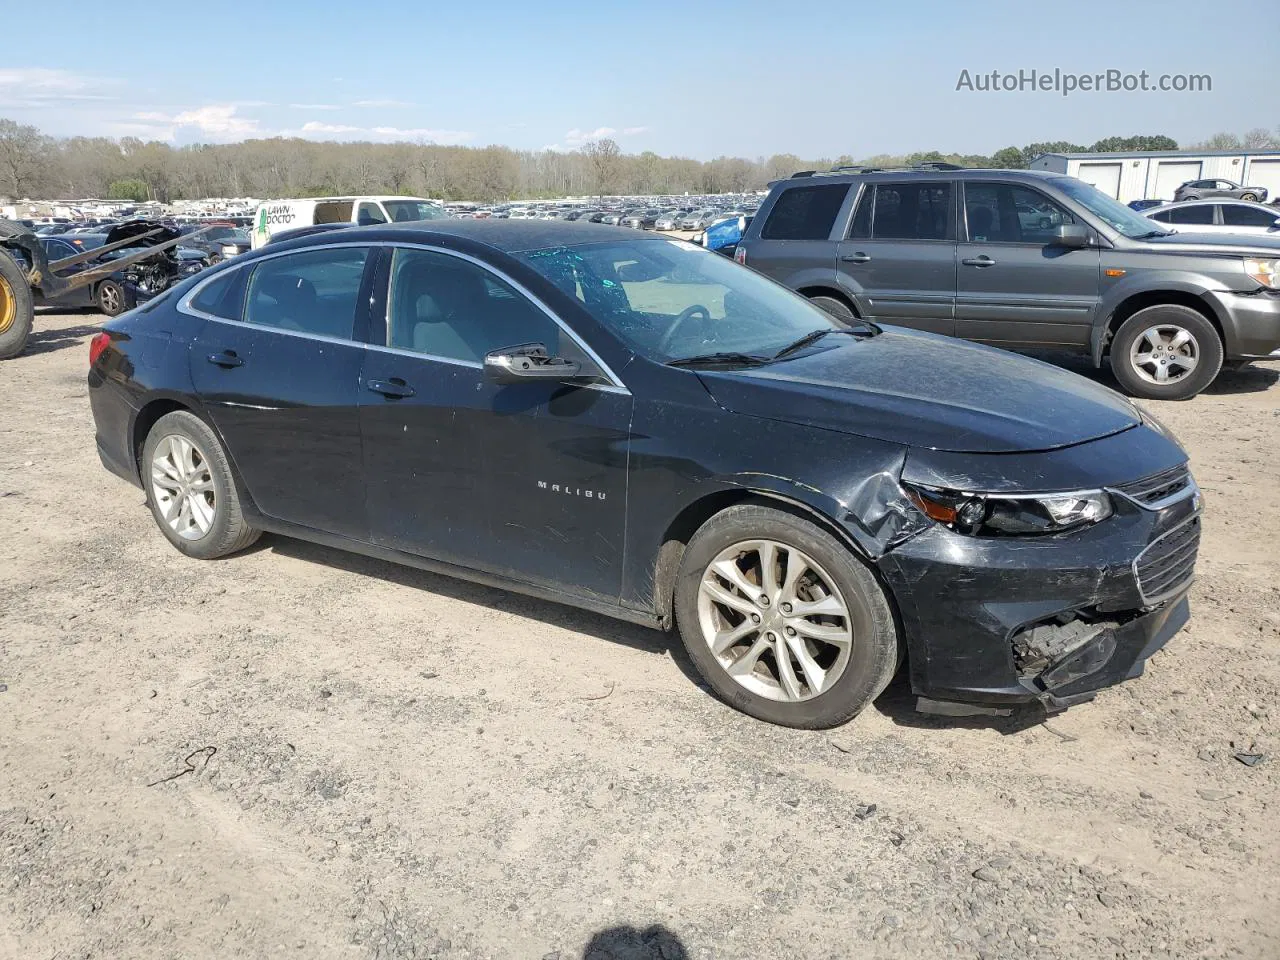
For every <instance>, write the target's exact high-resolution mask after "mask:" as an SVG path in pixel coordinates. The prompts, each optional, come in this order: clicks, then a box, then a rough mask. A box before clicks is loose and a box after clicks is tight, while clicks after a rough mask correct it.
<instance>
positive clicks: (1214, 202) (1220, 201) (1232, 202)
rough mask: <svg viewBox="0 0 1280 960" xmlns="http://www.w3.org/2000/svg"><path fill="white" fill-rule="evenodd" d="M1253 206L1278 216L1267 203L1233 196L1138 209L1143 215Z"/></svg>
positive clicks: (1275, 209)
mask: <svg viewBox="0 0 1280 960" xmlns="http://www.w3.org/2000/svg"><path fill="white" fill-rule="evenodd" d="M1222 206H1226V207H1253V208H1254V209H1255V210H1265V211H1267V212H1268V213H1274V214H1275V215H1276V216H1277V217H1280V209H1278V208H1276V207H1273V206H1271V205H1269V204H1265V203H1258V202H1256V201H1254V200H1237V199H1236V198H1235V197H1205V198H1204V199H1202V200H1178V201H1176V202H1174V203H1162V204H1160V206H1158V207H1148V208H1147V209H1145V210H1140V211H1138V212H1139V213H1141V214H1143V215H1144V216H1145V215H1147V214H1151V213H1159V212H1160V211H1161V210H1181V209H1183V208H1185V207H1222Z"/></svg>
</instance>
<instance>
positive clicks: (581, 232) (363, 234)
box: [281, 219, 655, 253]
mask: <svg viewBox="0 0 1280 960" xmlns="http://www.w3.org/2000/svg"><path fill="white" fill-rule="evenodd" d="M357 237H359V238H361V239H368V240H369V241H370V242H383V243H387V242H390V243H395V242H397V241H398V242H402V243H430V242H432V240H435V239H441V238H457V239H458V240H463V241H470V242H472V243H476V244H482V245H484V246H487V247H491V248H493V249H494V250H498V251H501V252H502V253H518V252H521V251H525V250H541V249H544V248H546V247H560V246H568V245H571V244H579V243H607V242H609V241H614V242H617V241H620V240H623V241H625V240H632V241H634V240H639V239H655V238H654V237H652V236H651V235H649V234H643V235H641V236H639V237H638V236H637V235H636V232H635V231H634V230H620V229H618V228H617V227H614V226H608V225H606V224H596V223H580V222H578V221H567V220H520V219H516V220H492V219H485V220H444V219H441V220H414V221H410V222H407V223H388V224H371V225H369V226H365V227H356V226H352V227H343V228H341V229H336V230H331V231H328V232H326V233H321V234H311V235H309V236H306V237H299V238H297V240H295V241H293V242H294V243H296V244H297V245H298V246H306V245H308V244H311V243H314V244H328V243H349V242H350V241H351V240H353V239H355V238H357ZM285 245H286V244H282V245H281V246H285Z"/></svg>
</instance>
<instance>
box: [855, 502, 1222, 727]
mask: <svg viewBox="0 0 1280 960" xmlns="http://www.w3.org/2000/svg"><path fill="white" fill-rule="evenodd" d="M1190 489H1194V488H1193V487H1192V488H1190ZM1115 503H1116V510H1115V514H1114V515H1113V516H1112V517H1110V518H1109V519H1107V520H1105V521H1103V522H1101V523H1098V524H1095V525H1094V526H1092V527H1089V528H1087V529H1084V530H1077V531H1072V532H1069V533H1065V534H1060V535H1056V536H1048V537H1038V538H1018V537H1001V538H981V537H972V536H966V535H964V534H960V533H956V532H954V531H952V530H950V529H948V528H946V527H944V526H941V525H936V526H934V527H931V528H930V529H929V530H928V531H926V532H925V533H923V534H920V535H918V536H916V537H914V538H912V539H911V540H909V541H907V542H906V543H903V544H901V545H899V546H898V547H897V548H895V549H894V550H892V551H890V552H889V553H887V554H885V555H884V556H883V557H881V558H880V561H879V569H880V571H881V574H882V575H883V576H884V579H885V582H886V583H887V585H888V586H889V588H890V589H891V591H892V592H893V594H894V596H895V598H896V600H897V605H898V610H899V612H900V616H901V619H902V626H903V629H904V634H905V638H906V642H907V646H908V652H909V662H910V677H911V685H912V689H913V691H914V692H915V693H916V694H918V695H919V696H921V697H924V698H928V699H930V700H938V701H951V702H960V703H970V704H981V705H986V706H997V707H1008V706H1016V705H1019V704H1030V703H1036V702H1039V703H1041V704H1043V705H1044V706H1045V707H1046V708H1047V709H1050V710H1058V709H1063V708H1065V707H1068V706H1070V705H1072V704H1076V703H1081V702H1083V701H1086V700H1089V699H1092V697H1093V696H1094V695H1095V694H1096V693H1097V692H1098V691H1099V690H1102V689H1104V688H1106V687H1109V686H1113V685H1115V684H1117V683H1120V682H1122V681H1124V680H1128V679H1131V678H1133V677H1137V676H1139V675H1140V674H1141V673H1142V671H1143V667H1144V664H1145V662H1146V660H1147V659H1148V658H1149V657H1151V655H1152V654H1154V653H1155V652H1156V651H1157V650H1159V649H1160V648H1161V647H1162V646H1164V645H1165V643H1167V642H1168V641H1169V640H1170V639H1171V638H1172V637H1173V636H1174V635H1175V634H1176V633H1177V632H1178V631H1179V630H1180V629H1182V627H1183V626H1184V625H1185V624H1186V622H1187V620H1188V618H1189V606H1188V603H1187V598H1186V593H1187V590H1188V589H1189V587H1190V584H1191V576H1192V570H1193V569H1194V563H1195V554H1196V550H1197V547H1198V542H1199V532H1200V519H1199V497H1198V495H1188V496H1185V497H1183V498H1182V499H1180V500H1178V501H1177V502H1174V503H1170V504H1162V505H1161V508H1160V509H1159V510H1151V509H1147V508H1145V507H1143V506H1141V505H1140V504H1138V503H1135V502H1130V501H1127V500H1125V499H1124V498H1121V497H1116V498H1115ZM1153 585H1154V586H1153ZM1155 587H1158V588H1159V590H1158V591H1157V590H1156V589H1155Z"/></svg>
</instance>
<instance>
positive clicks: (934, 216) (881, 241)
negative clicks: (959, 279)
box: [836, 180, 956, 334]
mask: <svg viewBox="0 0 1280 960" xmlns="http://www.w3.org/2000/svg"><path fill="white" fill-rule="evenodd" d="M954 193H955V184H954V183H952V182H951V181H947V180H907V181H902V182H894V181H886V182H882V183H876V184H867V185H865V186H864V187H863V190H862V194H861V196H860V197H859V198H858V201H857V209H856V211H855V213H854V216H853V219H852V221H851V223H850V225H849V235H848V237H847V238H846V239H845V240H844V241H842V242H841V243H840V244H839V247H838V261H837V263H836V273H837V275H838V279H839V283H840V287H841V288H842V289H843V290H844V291H845V292H846V293H848V294H849V295H850V297H852V298H853V300H854V302H855V303H856V305H857V307H858V312H859V314H860V315H861V316H863V317H864V318H866V319H869V320H878V321H882V322H884V323H894V324H898V325H900V326H904V327H913V328H915V329H917V330H928V331H930V332H932V333H945V334H951V333H954V332H955V320H954V309H955V297H956V239H955V238H956V233H955V209H954V206H955V202H954Z"/></svg>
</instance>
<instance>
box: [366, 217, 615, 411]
mask: <svg viewBox="0 0 1280 960" xmlns="http://www.w3.org/2000/svg"><path fill="white" fill-rule="evenodd" d="M382 245H383V246H387V247H390V248H391V249H392V253H393V254H394V252H395V251H396V250H426V251H427V252H429V253H440V254H444V255H445V256H448V257H456V258H457V259H459V260H465V261H467V262H468V263H472V264H474V265H475V266H477V267H479V268H480V269H481V270H483V271H485V272H486V273H491V274H493V275H494V276H495V277H497V278H498V279H499V280H501V281H503V282H504V283H506V284H507V285H508V286H510V287H512V288H513V289H515V290H516V291H517V292H518V293H519V294H520V295H521V296H523V297H524V298H525V299H526V300H528V301H530V302H531V303H532V304H533V305H534V306H535V307H537V308H538V309H539V310H541V311H542V312H543V313H545V314H546V315H547V316H548V317H550V318H551V322H552V323H554V324H555V325H556V326H557V327H559V328H560V329H561V330H563V331H564V332H565V333H566V334H567V335H568V337H569V339H570V340H572V341H573V342H574V343H576V344H577V345H578V346H579V347H580V348H581V349H582V352H583V353H585V354H586V355H587V356H588V357H590V358H591V362H592V363H594V364H595V365H596V366H597V367H599V368H600V370H601V372H602V373H603V374H604V375H605V376H606V377H608V378H609V380H610V381H611V382H610V383H608V384H583V386H594V387H601V388H606V387H607V388H609V389H612V390H615V391H621V392H623V393H630V392H631V391H630V390H628V389H627V387H626V384H624V383H623V382H622V379H621V378H620V377H619V376H618V375H617V374H616V373H614V372H613V369H612V368H611V367H610V366H609V365H608V364H607V363H605V362H604V360H602V359H601V358H600V355H599V354H598V353H596V352H595V351H594V350H592V349H591V347H590V346H589V345H588V344H587V343H586V342H585V341H584V340H583V339H582V338H581V337H580V336H578V334H577V333H576V332H574V330H573V329H572V328H570V327H569V325H568V324H567V323H565V322H564V321H563V320H562V319H560V317H559V316H558V315H557V314H556V312H555V311H554V310H552V309H551V308H550V307H548V306H547V305H546V304H545V303H543V302H542V301H541V300H540V299H539V298H538V296H537V295H536V294H534V293H533V292H532V291H530V290H529V288H528V287H526V286H525V285H524V284H522V283H521V282H520V281H519V280H517V279H515V278H514V277H512V276H511V275H510V274H507V273H505V272H503V271H502V270H499V269H498V268H497V267H495V266H493V264H490V263H486V262H485V261H483V260H481V259H480V258H479V257H473V256H471V255H470V254H467V253H462V252H461V251H459V250H449V249H448V248H446V247H438V246H434V245H432V244H429V243H412V242H408V241H390V242H385V243H384V244H382ZM385 309H386V313H385V316H384V317H383V323H384V325H385V329H386V330H387V331H390V329H391V273H390V270H388V272H387V302H386V308H385ZM370 346H375V347H382V349H386V350H403V349H404V348H403V347H390V346H384V345H382V344H370ZM405 352H406V353H408V354H411V355H413V356H426V354H420V353H415V351H413V350H406V351H405ZM436 359H442V358H436ZM460 362H466V363H470V362H471V361H460Z"/></svg>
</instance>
